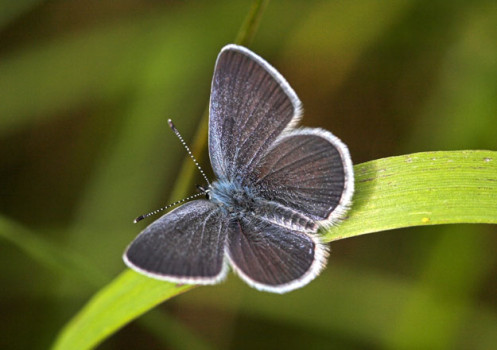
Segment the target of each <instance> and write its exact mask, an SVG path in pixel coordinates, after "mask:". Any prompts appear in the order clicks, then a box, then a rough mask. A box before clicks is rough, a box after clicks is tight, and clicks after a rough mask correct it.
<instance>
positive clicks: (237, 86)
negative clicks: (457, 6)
mask: <svg viewBox="0 0 497 350" xmlns="http://www.w3.org/2000/svg"><path fill="white" fill-rule="evenodd" d="M301 108H302V107H301V103H300V100H299V99H298V97H297V95H296V94H295V92H294V91H293V90H292V88H291V87H290V85H289V84H288V83H287V82H286V80H285V79H284V78H283V77H282V76H281V75H280V74H279V73H278V72H277V71H276V70H275V69H274V68H273V67H272V66H270V65H269V64H268V63H267V62H266V61H265V60H263V59H262V58H261V57H259V56H257V55H256V54H254V53H253V52H252V51H250V50H248V49H246V48H244V47H241V46H237V45H227V46H225V47H224V48H223V49H222V50H221V52H220V54H219V56H218V58H217V62H216V67H215V69H214V77H213V80H212V89H211V99H210V119H209V154H210V159H211V164H212V168H213V170H214V173H215V175H216V176H217V178H219V179H227V180H235V179H237V180H240V181H241V182H242V183H243V181H244V180H246V177H247V175H248V174H251V173H252V171H253V169H254V167H255V166H256V165H257V164H258V163H259V162H260V160H261V158H262V156H263V155H264V153H265V152H266V150H267V149H268V148H269V147H270V146H271V144H272V143H273V142H274V141H275V140H276V138H277V137H278V135H280V134H281V132H282V131H283V130H285V128H289V127H291V126H292V125H293V124H294V123H296V122H297V120H298V118H299V117H300V114H301Z"/></svg>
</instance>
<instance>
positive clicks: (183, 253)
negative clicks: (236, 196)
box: [123, 200, 228, 284]
mask: <svg viewBox="0 0 497 350" xmlns="http://www.w3.org/2000/svg"><path fill="white" fill-rule="evenodd" d="M227 232H228V220H227V218H226V217H225V216H224V215H223V214H222V213H221V212H220V211H219V207H218V206H216V205H215V204H213V203H211V202H209V201H207V200H195V201H191V202H188V203H186V204H184V205H182V206H180V207H178V208H176V209H175V210H173V211H171V212H169V213H167V214H165V215H164V216H162V217H161V218H160V219H158V220H156V221H154V222H153V223H152V224H151V225H150V226H148V227H147V228H146V229H145V230H144V231H143V232H141V233H140V234H139V235H138V237H137V238H136V239H135V240H134V241H133V242H132V243H131V244H130V245H129V247H128V248H127V250H126V252H125V253H124V256H123V258H124V261H125V262H126V264H127V265H128V266H129V267H131V268H132V269H134V270H136V271H138V272H140V273H143V274H145V275H148V276H150V277H154V278H157V279H163V280H167V281H171V282H176V283H195V284H214V283H217V282H219V281H221V280H222V279H223V278H224V277H225V276H226V273H227V271H228V270H227V265H226V264H225V263H224V261H223V260H224V246H225V243H226V237H227Z"/></svg>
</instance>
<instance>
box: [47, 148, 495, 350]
mask: <svg viewBox="0 0 497 350" xmlns="http://www.w3.org/2000/svg"><path fill="white" fill-rule="evenodd" d="M355 172H356V195H355V197H354V205H353V208H352V210H351V211H350V214H349V217H348V218H347V219H346V220H345V221H344V222H343V223H342V224H341V225H339V226H336V227H333V228H332V229H330V230H329V231H328V232H327V234H326V236H325V237H326V240H327V241H332V240H337V239H341V238H348V237H353V236H358V235H362V234H366V233H372V232H378V231H383V230H389V229H394V228H400V227H410V226H418V225H435V224H451V223H497V152H492V151H454V152H426V153H416V154H411V155H405V156H399V157H391V158H385V159H379V160H375V161H371V162H367V163H364V164H359V165H357V166H355ZM191 288H192V286H177V285H175V284H171V283H166V282H161V281H156V280H153V279H149V278H147V277H144V276H141V275H139V274H137V273H135V272H133V271H130V270H127V271H125V272H123V273H122V274H121V275H120V276H118V277H117V278H116V279H115V280H114V281H113V282H111V283H110V284H109V285H107V286H106V287H105V288H104V289H103V290H101V291H100V292H99V293H97V294H96V295H95V296H94V297H93V298H92V299H91V300H90V302H89V303H88V304H87V305H86V306H85V307H84V308H83V309H82V310H81V311H80V312H79V314H78V315H76V317H75V318H74V319H73V320H72V321H71V322H70V323H69V324H68V325H67V326H66V327H65V329H64V330H63V331H62V333H61V334H60V336H59V338H58V339H57V342H56V345H55V349H66V348H69V347H70V348H71V349H86V348H89V347H92V346H95V345H96V344H98V343H99V342H101V341H102V340H103V339H105V338H106V337H108V336H109V335H111V334H112V333H113V332H115V331H116V330H118V329H119V328H121V327H122V326H123V325H125V324H126V323H127V322H129V321H131V320H133V319H134V318H136V317H138V316H140V315H141V314H143V313H144V312H146V311H147V310H150V309H151V308H153V307H154V306H156V305H157V304H159V303H161V302H163V301H165V300H167V299H169V298H171V297H173V296H175V295H178V294H180V293H182V292H185V291H187V290H189V289H191Z"/></svg>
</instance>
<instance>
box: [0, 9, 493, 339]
mask: <svg viewBox="0 0 497 350" xmlns="http://www.w3.org/2000/svg"><path fill="white" fill-rule="evenodd" d="M250 5H251V2H250V1H227V0H226V1H160V0H146V1H143V0H142V1H139V0H120V1H114V0H87V1H76V0H73V1H70V0H51V1H40V0H31V1H26V0H25V1H12V0H4V1H0V157H1V166H0V186H1V187H0V210H1V211H0V238H1V239H0V251H1V254H0V264H1V266H2V267H1V268H0V271H1V273H0V286H1V288H0V310H1V312H0V349H45V348H47V347H48V346H49V345H50V344H51V342H52V341H53V340H54V338H55V336H56V334H57V332H58V331H59V330H60V328H61V327H62V326H63V325H64V324H65V323H66V322H67V321H68V320H69V319H70V318H71V317H72V316H73V315H74V314H75V313H76V312H77V311H78V310H79V309H80V308H81V307H82V306H83V305H84V303H85V302H86V301H87V300H88V299H89V297H90V296H91V295H93V294H94V293H95V292H96V291H97V290H98V289H99V288H100V287H101V286H103V285H105V284H106V283H107V282H109V281H110V280H111V279H112V278H113V277H114V276H116V275H117V274H118V273H119V272H121V271H122V270H123V269H124V264H123V262H122V260H121V254H122V252H123V250H124V249H125V247H126V246H127V244H128V243H129V242H130V241H131V240H132V239H133V238H134V237H135V236H136V235H137V234H138V232H139V231H140V230H141V229H142V228H143V227H145V225H146V224H147V223H149V221H148V222H142V223H140V224H137V225H134V224H132V220H133V219H134V218H135V217H136V216H137V215H139V214H142V213H144V212H148V211H151V210H153V209H156V208H158V207H160V206H162V205H163V204H166V203H168V202H169V201H170V200H174V199H179V198H170V197H169V194H171V192H172V189H173V186H174V183H175V178H176V175H177V174H178V171H179V168H180V164H181V161H182V160H183V158H184V157H185V152H184V150H183V149H182V147H181V145H180V143H179V142H178V140H177V139H176V137H175V136H174V135H173V134H172V133H171V132H170V130H169V129H168V127H167V123H166V120H167V119H168V118H172V119H173V120H174V121H175V124H176V126H177V127H178V128H179V130H180V131H181V132H182V133H183V135H184V137H185V139H186V140H187V141H191V138H192V136H193V134H194V132H195V129H196V127H197V125H198V121H199V119H200V117H201V115H202V113H203V111H204V109H205V107H206V105H207V101H208V97H209V89H210V80H211V77H212V71H213V67H214V62H215V59H216V56H217V53H218V52H219V50H220V48H221V47H222V46H224V45H225V44H227V43H229V42H232V41H233V40H234V38H235V36H236V33H237V32H238V28H239V27H240V26H241V24H242V22H243V20H244V18H245V16H246V14H247V12H248V11H249V8H250ZM251 48H252V49H253V50H254V51H255V52H257V53H258V54H260V55H261V56H263V57H264V58H265V59H267V60H268V61H269V62H270V63H271V64H273V65H274V66H275V67H276V68H277V69H278V70H279V71H280V72H281V73H282V74H283V76H285V77H286V78H287V80H288V81H289V82H290V84H291V85H292V86H293V88H294V89H295V90H296V92H297V94H298V95H299V96H300V98H301V100H302V101H303V103H304V107H305V117H304V119H303V124H305V125H306V126H319V127H323V128H326V129H329V130H331V131H332V132H333V133H334V134H336V135H337V136H339V137H340V138H341V139H342V140H343V141H344V142H345V143H347V145H348V146H349V148H350V151H351V154H352V158H353V160H354V162H355V163H356V164H357V163H361V162H364V161H368V160H372V159H377V158H381V157H387V156H392V155H399V154H406V153H413V152H418V151H429V150H460V149H492V150H496V149H497V3H496V2H495V1H483V0H476V1H449V0H447V1H441V0H438V1H437V0H435V1H427V0H404V1H395V2H394V1H391V2H388V1H382V0H374V1H373V0H371V1H368V0H362V1H361V0H350V1H343V0H335V1H303V0H302V1H296V0H290V1H288V0H287V1H283V0H280V1H271V2H270V3H269V5H268V7H267V9H266V11H265V13H264V15H263V17H262V21H261V24H260V28H259V30H258V32H257V34H256V36H255V39H254V41H253V44H252V45H251ZM203 159H204V160H205V159H206V156H205V154H204V157H203ZM203 163H205V166H204V167H205V168H207V169H209V165H208V163H206V162H205V161H204V162H203ZM209 173H210V169H209ZM198 183H202V182H201V179H200V178H199V180H198ZM191 193H195V189H194V188H192V189H191ZM496 233H497V229H496V227H495V226H490V225H451V226H435V227H422V228H411V229H405V230H395V231H389V232H383V233H380V234H374V235H367V236H362V237H359V238H354V239H349V240H344V241H338V242H335V243H333V244H332V246H331V249H332V254H331V256H330V260H329V266H328V268H327V269H326V270H325V271H324V273H323V274H322V275H321V276H320V277H319V278H317V279H316V280H315V281H314V282H313V283H311V284H309V285H308V286H307V287H305V288H302V289H300V290H297V291H294V292H292V293H289V294H285V295H281V296H280V295H272V294H268V293H261V292H257V291H255V290H253V289H250V288H249V287H247V286H246V285H244V284H243V283H242V282H241V281H239V279H238V278H237V277H235V276H234V275H232V274H231V275H230V276H229V278H228V281H227V282H226V283H224V284H221V285H217V286H212V287H202V288H196V289H194V290H192V291H190V292H188V293H186V294H183V295H180V296H178V297H176V298H174V299H172V300H170V301H168V302H167V303H165V304H163V305H161V306H160V307H159V309H160V311H161V312H162V313H164V315H165V316H167V317H166V318H165V319H167V320H169V321H168V322H164V320H162V321H160V322H155V323H154V322H153V321H152V322H150V320H151V318H149V319H148V322H133V323H131V324H129V325H128V326H126V327H125V328H124V329H122V330H120V331H119V332H118V333H116V334H115V335H113V336H112V337H110V338H109V339H108V340H106V341H105V342H104V343H103V344H102V345H100V348H102V349H142V348H147V349H181V348H187V346H191V345H192V341H193V340H195V344H196V346H197V347H198V348H219V349H252V348H259V349H263V348H267V349H271V348H284V349H292V348H304V347H305V348H312V349H313V348H342V349H423V348H430V349H491V348H495V344H497V254H496V247H497V236H496ZM51 251H52V252H53V253H54V254H50V252H51ZM147 324H148V325H147ZM158 334H159V335H160V336H158Z"/></svg>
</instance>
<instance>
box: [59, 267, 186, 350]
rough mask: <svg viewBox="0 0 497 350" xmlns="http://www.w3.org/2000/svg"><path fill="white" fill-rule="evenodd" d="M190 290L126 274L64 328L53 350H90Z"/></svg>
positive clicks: (127, 271)
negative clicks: (172, 298)
mask: <svg viewBox="0 0 497 350" xmlns="http://www.w3.org/2000/svg"><path fill="white" fill-rule="evenodd" d="M191 288H192V286H181V287H178V286H176V285H175V284H173V283H167V282H161V281H157V280H153V279H151V278H147V277H144V276H142V275H139V274H138V273H136V272H134V271H131V270H126V271H124V272H123V273H122V274H120V275H119V276H118V277H117V278H116V279H115V280H114V281H112V282H111V283H110V284H109V285H107V286H106V287H104V288H103V289H102V290H100V291H99V292H98V293H97V294H96V295H95V296H94V297H93V298H92V299H91V300H90V301H89V302H88V303H87V304H86V305H85V307H84V308H83V309H82V310H81V311H80V312H79V314H78V315H76V317H74V318H73V319H72V320H71V322H69V323H68V324H67V325H66V327H65V328H64V329H63V330H62V333H61V334H60V336H59V337H58V339H57V340H56V343H55V344H54V347H53V348H54V349H75V350H76V349H89V348H93V347H94V346H96V345H97V344H98V343H100V342H101V341H103V340H104V339H105V338H107V337H108V336H110V335H111V334H112V333H114V332H115V331H116V330H117V329H119V328H120V327H122V326H123V325H125V324H126V323H128V322H130V321H132V320H133V319H135V318H137V317H138V316H140V315H141V314H143V313H144V312H146V311H148V310H150V309H151V308H152V307H154V306H156V305H157V304H159V303H161V302H162V301H164V300H167V299H169V298H171V297H173V296H175V295H178V294H180V293H182V292H185V291H187V290H188V289H191Z"/></svg>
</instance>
